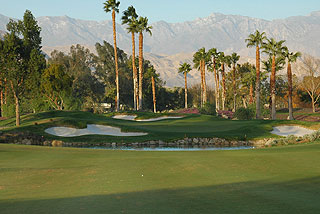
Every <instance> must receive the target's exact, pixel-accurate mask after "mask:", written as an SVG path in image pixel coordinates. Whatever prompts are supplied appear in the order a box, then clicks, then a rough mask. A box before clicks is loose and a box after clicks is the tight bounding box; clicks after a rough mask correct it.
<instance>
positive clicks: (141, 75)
mask: <svg viewBox="0 0 320 214" xmlns="http://www.w3.org/2000/svg"><path fill="white" fill-rule="evenodd" d="M142 79H143V34H142V32H140V33H139V107H138V110H142Z"/></svg>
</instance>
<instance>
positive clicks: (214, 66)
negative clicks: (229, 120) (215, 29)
mask: <svg viewBox="0 0 320 214" xmlns="http://www.w3.org/2000/svg"><path fill="white" fill-rule="evenodd" d="M218 56H219V53H218V51H217V49H216V48H212V49H210V50H209V51H208V57H209V58H210V59H211V63H210V64H209V65H208V66H207V67H208V70H209V71H211V72H213V73H214V74H213V75H214V82H215V100H216V109H217V110H220V107H219V106H220V102H219V100H220V93H219V73H218V72H217V70H218V69H219V67H220V64H219V61H218Z"/></svg>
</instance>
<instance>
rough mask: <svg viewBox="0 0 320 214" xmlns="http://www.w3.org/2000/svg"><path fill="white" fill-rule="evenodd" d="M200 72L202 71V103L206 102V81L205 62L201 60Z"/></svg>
mask: <svg viewBox="0 0 320 214" xmlns="http://www.w3.org/2000/svg"><path fill="white" fill-rule="evenodd" d="M202 73H203V104H205V103H206V102H207V83H206V64H205V61H204V60H203V61H202Z"/></svg>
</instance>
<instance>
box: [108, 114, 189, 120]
mask: <svg viewBox="0 0 320 214" xmlns="http://www.w3.org/2000/svg"><path fill="white" fill-rule="evenodd" d="M136 117H137V116H135V115H123V114H121V115H115V116H113V117H112V118H114V119H120V120H131V121H139V122H151V121H158V120H165V119H180V118H183V117H179V116H176V117H174V116H171V117H170V116H164V117H156V118H150V119H139V120H135V118H136Z"/></svg>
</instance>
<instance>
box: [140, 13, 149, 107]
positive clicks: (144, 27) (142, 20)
mask: <svg viewBox="0 0 320 214" xmlns="http://www.w3.org/2000/svg"><path fill="white" fill-rule="evenodd" d="M151 29H152V26H148V18H147V17H139V19H138V23H137V30H138V32H139V102H138V103H139V105H138V110H142V79H143V32H144V31H146V32H148V33H149V34H150V35H152V32H151Z"/></svg>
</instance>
